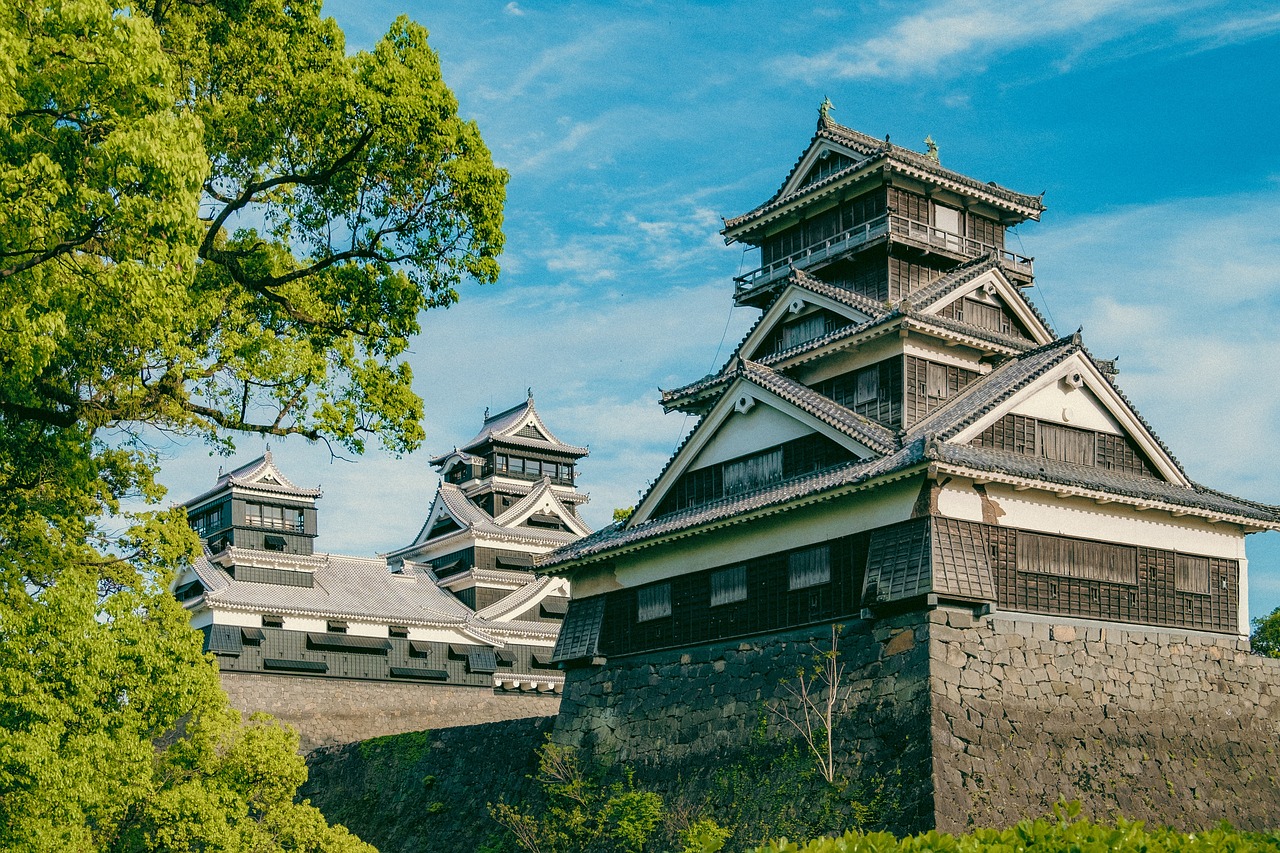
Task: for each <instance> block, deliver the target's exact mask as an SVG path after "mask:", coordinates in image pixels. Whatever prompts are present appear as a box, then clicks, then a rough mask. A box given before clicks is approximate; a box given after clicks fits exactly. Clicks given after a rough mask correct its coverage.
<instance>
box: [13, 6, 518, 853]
mask: <svg viewBox="0 0 1280 853" xmlns="http://www.w3.org/2000/svg"><path fill="white" fill-rule="evenodd" d="M505 181H506V174H505V173H504V172H503V171H502V170H500V169H496V168H495V167H494V166H493V164H492V161H491V158H490V156H489V153H488V151H487V149H486V148H485V146H484V144H483V142H482V141H481V139H480V135H479V132H478V131H477V129H476V127H475V125H474V124H471V123H469V122H465V121H463V120H461V119H460V118H459V117H458V115H457V103H456V101H455V100H454V98H453V95H452V94H451V93H450V92H449V90H448V88H447V87H446V86H445V85H444V83H443V81H442V80H441V77H440V71H439V63H438V60H437V58H436V56H435V54H434V53H433V52H432V51H431V50H430V48H429V47H428V46H427V33H426V31H425V30H424V29H422V28H421V27H419V26H417V25H415V24H413V23H411V22H409V21H408V20H405V19H401V20H398V21H397V22H396V23H395V25H394V26H393V27H392V29H391V31H390V32H389V33H388V34H387V36H386V37H385V38H384V39H383V40H382V41H381V42H379V44H378V45H377V47H376V48H375V49H374V50H373V51H372V52H369V53H360V54H357V55H355V56H348V55H347V54H346V51H345V47H344V44H343V38H342V34H341V32H340V31H339V30H338V29H337V27H336V26H335V25H334V23H333V22H332V21H331V20H328V19H323V18H321V16H320V6H319V3H318V2H310V0H300V2H294V0H211V2H203V0H200V2H197V0H189V2H187V1H186V0H182V1H181V2H175V0H152V2H145V1H144V2H143V3H142V4H141V5H134V6H123V5H120V4H117V3H114V2H110V0H62V2H59V3H42V2H37V0H11V2H5V3H3V4H0V687H2V689H0V849H6V850H24V851H25V850H66V849H74V850H91V849H96V850H115V849H130V850H135V849H166V850H168V849H172V850H188V849H190V850H197V849H198V850H225V851H231V850H254V851H270V850H281V849H289V850H295V849H296V850H356V849H368V848H367V847H366V846H365V845H363V844H361V843H360V842H358V841H356V840H354V839H353V838H351V836H350V835H349V834H347V833H346V832H345V831H344V830H341V829H335V828H330V827H328V826H327V825H326V824H325V822H324V820H323V818H321V816H320V815H319V813H318V812H316V811H315V810H314V809H311V808H310V807H308V806H306V805H296V804H294V802H293V800H294V795H295V791H296V789H297V786H298V784H299V782H300V781H301V780H302V779H303V778H304V777H305V768H304V766H303V765H302V763H301V761H300V759H298V758H297V756H296V754H295V752H296V748H297V743H296V740H295V739H293V737H292V736H291V735H289V734H288V733H287V732H285V731H284V730H282V729H279V728H277V727H275V726H272V725H270V724H268V723H266V722H264V721H257V722H254V723H252V724H251V725H249V726H248V727H242V726H241V725H240V721H239V715H238V714H236V713H235V712H233V711H231V710H230V709H229V708H228V706H227V701H226V697H225V696H224V695H223V694H222V693H221V691H220V690H219V688H218V684H217V676H216V671H215V669H214V666H213V664H212V661H211V660H210V659H208V658H206V657H205V656H204V655H203V654H202V653H201V651H200V644H199V637H198V635H197V634H195V633H193V632H192V630H191V629H190V627H189V624H188V621H187V617H186V614H185V612H184V611H183V610H182V608H181V607H180V606H179V605H178V604H177V603H176V602H175V601H173V600H172V599H171V598H170V596H169V595H168V593H167V586H168V584H169V582H170V579H171V577H172V572H173V570H174V569H176V568H179V567H181V566H182V565H183V564H184V562H186V561H189V560H190V559H192V558H194V556H195V554H196V553H197V547H198V542H197V540H196V538H195V535H194V533H193V532H192V531H191V530H190V528H189V527H188V526H187V524H186V520H185V518H184V515H183V513H182V511H181V510H158V509H155V508H154V507H155V505H156V504H157V503H158V502H159V500H160V499H161V497H162V494H163V490H162V489H161V488H160V487H159V486H158V485H157V483H156V482H155V479H154V475H155V471H156V467H157V457H156V455H155V454H154V452H152V451H151V450H150V449H149V448H148V446H147V444H146V443H145V441H144V439H145V437H146V435H148V432H147V430H159V431H162V432H169V433H177V434H180V435H186V436H200V437H204V438H206V439H208V440H210V441H213V442H214V443H215V444H216V446H218V447H219V448H221V449H224V450H229V449H230V447H231V440H232V439H231V436H232V435H233V434H234V433H235V432H237V431H251V432H258V433H265V434H272V435H287V434H300V435H303V436H306V437H308V438H312V439H317V440H325V441H328V442H333V443H336V444H338V445H340V446H342V447H346V448H348V449H351V450H354V451H357V452H358V451H360V450H362V449H363V448H364V446H365V441H366V439H367V438H368V437H369V436H374V435H376V436H379V437H380V438H381V440H382V441H383V443H384V444H385V445H386V446H387V447H389V448H391V449H392V450H394V451H402V450H407V449H411V448H412V447H414V446H415V445H416V444H417V443H418V442H419V441H420V440H421V438H422V431H421V426H420V416H421V402H420V400H419V399H418V398H417V397H416V396H415V395H414V394H413V392H412V390H411V388H410V380H411V378H412V377H411V375H410V372H409V369H408V367H407V365H405V364H404V363H402V362H401V361H400V360H399V357H400V356H401V354H402V353H403V352H404V350H405V347H406V346H407V343H408V340H409V338H410V336H411V335H413V334H415V333H416V332H417V331H418V330H419V326H418V322H419V321H418V317H419V314H420V312H421V311H422V310H424V309H426V308H430V307H435V306H441V305H447V304H449V303H451V302H453V301H454V300H455V299H456V298H457V291H456V287H457V285H458V283H459V282H460V281H461V280H462V278H463V277H471V278H474V279H476V280H478V281H480V282H492V281H494V280H495V279H496V277H497V274H498V266H497V260H496V258H497V255H498V254H499V252H500V251H501V248H502V232H501V224H502V204H503V199H504V187H505ZM126 498H141V499H142V500H143V501H144V502H146V503H149V504H150V507H149V508H147V509H144V510H142V511H138V512H131V513H122V512H121V508H122V501H124V499H126Z"/></svg>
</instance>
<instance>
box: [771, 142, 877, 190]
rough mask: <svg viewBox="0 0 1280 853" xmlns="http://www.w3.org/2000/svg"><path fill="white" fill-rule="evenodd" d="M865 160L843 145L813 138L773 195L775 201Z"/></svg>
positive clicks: (862, 156)
mask: <svg viewBox="0 0 1280 853" xmlns="http://www.w3.org/2000/svg"><path fill="white" fill-rule="evenodd" d="M866 159H867V155H866V154H864V153H862V152H860V151H855V150H853V149H852V148H849V147H847V146H844V145H840V144H838V143H836V142H833V141H832V140H830V139H824V138H823V137H821V136H815V137H814V138H813V140H812V141H811V142H810V143H809V148H808V150H806V151H805V152H804V154H802V155H800V161H799V162H798V163H797V164H796V167H795V168H794V169H793V170H792V171H791V174H790V175H789V176H788V177H787V180H786V181H785V182H784V183H783V185H782V187H781V188H780V189H779V190H778V192H777V193H776V194H775V195H774V198H775V199H781V198H786V197H787V196H789V195H791V194H793V193H797V192H799V191H800V190H802V189H804V188H805V187H807V186H809V185H811V184H814V183H817V181H820V180H823V179H825V178H827V177H829V176H831V175H834V174H836V173H837V172H842V171H844V170H845V169H847V168H849V167H850V166H855V165H857V164H858V163H861V162H862V161H864V160H866Z"/></svg>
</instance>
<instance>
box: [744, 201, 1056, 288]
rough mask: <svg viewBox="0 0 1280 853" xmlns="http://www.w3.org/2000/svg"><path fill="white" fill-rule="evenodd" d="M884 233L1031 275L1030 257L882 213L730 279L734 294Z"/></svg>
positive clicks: (922, 246) (825, 258) (852, 248)
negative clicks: (990, 259) (992, 259)
mask: <svg viewBox="0 0 1280 853" xmlns="http://www.w3.org/2000/svg"><path fill="white" fill-rule="evenodd" d="M886 234H889V235H892V236H893V238H894V239H895V240H898V241H900V242H904V243H910V244H912V245H915V246H918V247H920V248H923V249H934V250H941V251H943V252H947V253H949V254H952V255H958V256H960V257H963V258H977V257H980V256H982V255H985V254H988V253H990V252H995V253H996V254H997V255H998V256H999V257H1000V260H1001V262H1002V263H1003V264H1004V265H1005V266H1006V267H1008V268H1010V269H1012V270H1013V271H1014V272H1018V273H1021V274H1023V275H1026V276H1032V275H1034V268H1033V262H1034V259H1033V258H1028V257H1024V256H1023V255H1019V254H1017V253H1015V252H1010V251H1007V250H1005V249H1002V248H1000V247H998V246H994V245H992V244H990V243H983V242H981V241H980V240H973V239H970V238H968V237H962V236H960V235H959V234H952V233H951V232H950V231H944V230H942V229H941V228H935V227H933V226H932V225H929V224H928V223H926V222H920V221H917V220H915V219H908V218H907V217H905V216H898V215H897V214H892V213H886V214H884V215H882V216H878V217H876V218H875V219H872V220H870V221H868V222H865V223H863V224H862V225H857V226H855V227H853V228H850V229H849V230H847V231H842V232H840V233H839V234H835V235H833V236H831V237H828V238H827V239H826V240H823V241H822V242H820V243H815V244H814V245H812V246H808V247H806V248H805V249H802V250H801V251H799V252H796V253H794V254H791V255H788V256H786V257H785V258H780V259H778V260H776V261H773V262H772V263H769V264H765V265H764V266H762V267H760V268H759V269H755V270H752V271H751V272H749V273H746V274H745V275H740V276H738V277H737V278H735V279H734V282H735V283H736V287H735V293H737V294H739V295H740V294H743V293H746V292H748V291H752V290H755V289H756V288H759V287H762V286H763V285H766V284H769V283H771V282H774V281H777V280H778V279H779V278H782V277H783V276H785V275H786V274H787V272H788V271H789V270H790V269H791V268H792V267H795V268H797V269H805V268H807V267H811V266H814V265H815V264H818V263H821V262H822V261H825V260H828V259H830V258H834V257H837V256H839V255H842V254H844V253H846V252H851V251H854V250H856V249H858V248H859V247H861V246H863V245H865V244H867V243H870V242H871V241H873V240H875V239H877V238H879V237H883V236H885V235H886Z"/></svg>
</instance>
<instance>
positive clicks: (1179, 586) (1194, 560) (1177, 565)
mask: <svg viewBox="0 0 1280 853" xmlns="http://www.w3.org/2000/svg"><path fill="white" fill-rule="evenodd" d="M1173 577H1174V584H1173V585H1174V588H1175V589H1176V590H1177V591H1178V592H1196V593H1200V594H1202V595H1208V593H1209V558H1208V557H1194V556H1192V555H1190V554H1178V555H1177V557H1175V558H1174V562H1173Z"/></svg>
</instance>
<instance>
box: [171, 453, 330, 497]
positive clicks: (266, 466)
mask: <svg viewBox="0 0 1280 853" xmlns="http://www.w3.org/2000/svg"><path fill="white" fill-rule="evenodd" d="M232 489H242V490H246V491H253V492H260V493H267V494H273V495H279V496H281V497H295V498H308V499H312V500H314V499H315V498H318V497H320V496H321V492H320V489H318V488H315V489H308V488H303V487H302V486H298V485H296V484H294V483H293V481H292V480H290V479H289V478H288V477H286V476H285V475H284V472H282V471H281V470H280V469H279V468H278V467H276V463H275V460H274V459H273V458H272V457H271V451H270V450H267V451H265V452H264V453H263V454H262V455H261V456H259V457H258V458H257V459H255V460H253V461H252V462H249V463H246V464H244V465H241V466H240V467H239V468H236V469H235V470H233V471H228V472H226V473H221V472H219V474H218V480H217V482H216V483H214V486H213V488H212V489H209V490H208V491H206V492H203V493H201V494H200V495H198V496H196V497H194V498H192V499H191V500H189V501H187V502H185V503H184V504H183V506H188V507H193V506H196V505H197V504H199V503H202V502H204V501H206V500H208V499H209V498H211V497H213V496H214V495H216V494H219V493H221V492H227V491H231V490H232Z"/></svg>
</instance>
